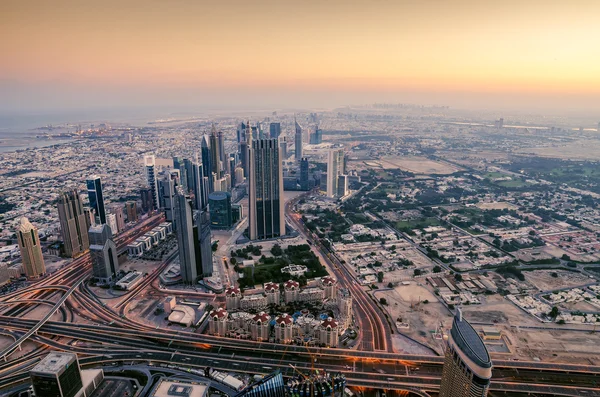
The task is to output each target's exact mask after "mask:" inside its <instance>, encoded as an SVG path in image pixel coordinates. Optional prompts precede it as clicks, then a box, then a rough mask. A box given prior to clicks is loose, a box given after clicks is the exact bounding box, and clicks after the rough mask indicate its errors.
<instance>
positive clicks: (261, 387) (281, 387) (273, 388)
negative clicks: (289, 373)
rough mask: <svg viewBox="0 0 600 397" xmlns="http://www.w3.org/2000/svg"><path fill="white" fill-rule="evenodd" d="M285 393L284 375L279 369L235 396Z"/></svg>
mask: <svg viewBox="0 0 600 397" xmlns="http://www.w3.org/2000/svg"><path fill="white" fill-rule="evenodd" d="M285 395H286V392H285V383H284V381H283V376H281V372H279V371H277V372H274V373H272V374H271V375H267V376H265V377H264V378H262V379H261V380H259V381H258V382H255V383H253V384H252V385H250V386H248V387H246V388H245V389H244V390H242V391H241V392H239V393H238V394H236V395H235V397H281V396H285Z"/></svg>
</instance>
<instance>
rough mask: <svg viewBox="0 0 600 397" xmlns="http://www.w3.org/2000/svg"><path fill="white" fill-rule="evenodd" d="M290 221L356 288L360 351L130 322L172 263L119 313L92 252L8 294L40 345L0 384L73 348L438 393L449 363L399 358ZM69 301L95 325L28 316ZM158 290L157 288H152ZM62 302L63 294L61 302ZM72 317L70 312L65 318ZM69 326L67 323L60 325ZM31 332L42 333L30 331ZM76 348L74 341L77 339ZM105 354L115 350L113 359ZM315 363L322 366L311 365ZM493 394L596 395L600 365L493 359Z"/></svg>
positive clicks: (6, 329) (87, 354) (11, 323)
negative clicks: (92, 283)
mask: <svg viewBox="0 0 600 397" xmlns="http://www.w3.org/2000/svg"><path fill="white" fill-rule="evenodd" d="M290 205H291V203H288V207H286V208H287V210H288V219H289V220H290V221H291V222H292V224H293V225H294V226H295V227H296V228H297V229H298V230H299V231H300V232H302V233H305V235H306V237H307V238H308V239H309V240H311V241H313V244H314V245H315V246H316V247H317V248H318V249H319V250H320V252H321V254H322V256H323V257H324V259H325V260H326V261H327V265H328V266H329V267H330V268H331V269H332V271H333V272H334V273H335V276H336V277H337V278H338V281H339V282H340V285H341V286H343V287H346V288H348V289H350V291H351V292H352V294H353V297H354V299H355V303H356V304H355V313H356V318H357V320H358V321H359V324H360V334H361V341H360V345H359V346H358V347H359V349H357V350H348V349H324V348H315V347H304V346H287V345H279V344H274V343H265V342H254V341H242V340H235V339H228V338H220V337H217V336H211V335H204V334H200V333H195V332H187V331H178V330H173V329H159V328H156V327H151V326H149V325H147V324H144V323H141V322H139V321H136V320H135V319H130V318H127V317H126V314H127V311H126V308H127V306H128V304H129V302H131V301H132V300H133V299H134V298H135V297H136V296H137V295H138V294H140V293H145V292H144V291H145V290H146V289H147V288H152V282H153V281H154V280H155V279H156V277H157V276H158V274H160V271H161V269H163V268H164V267H165V266H166V265H167V263H168V262H169V261H170V260H171V259H172V258H171V257H170V258H167V260H166V261H164V262H162V263H160V264H159V265H158V266H157V269H156V270H155V271H153V272H151V273H150V274H148V275H147V276H146V277H145V279H144V280H143V281H142V282H141V283H140V284H138V285H137V286H136V287H134V288H133V289H132V291H129V292H128V293H127V294H125V295H123V296H122V297H120V298H118V299H119V300H118V301H117V303H116V305H115V308H111V307H108V306H107V305H105V304H104V303H103V302H102V300H100V299H98V298H97V297H96V296H95V295H93V294H91V293H90V291H89V289H88V288H87V286H86V285H85V283H81V284H79V285H77V283H78V282H79V280H81V279H82V277H86V276H89V272H90V269H91V266H90V262H89V256H82V257H81V258H78V259H76V260H74V261H73V263H72V265H71V266H69V267H66V268H63V269H60V270H59V271H57V272H56V273H54V274H52V275H51V276H49V277H47V278H45V279H43V280H41V281H40V282H38V283H37V284H36V285H34V286H32V287H30V288H27V289H24V290H21V291H18V292H17V293H12V294H8V295H6V296H4V297H2V299H1V300H2V301H3V303H5V304H9V303H10V302H12V303H10V304H11V305H13V306H12V307H11V308H10V309H9V310H7V311H5V312H4V313H3V315H1V316H0V330H2V332H1V333H2V334H3V335H9V336H10V337H12V338H14V339H15V340H22V338H23V337H24V336H28V337H29V340H31V341H33V342H34V343H36V344H38V345H39V347H38V348H37V349H34V350H33V351H31V352H29V353H28V354H26V355H24V356H22V357H20V358H18V359H13V360H11V361H9V362H7V363H0V387H7V386H9V385H13V384H15V383H18V382H22V381H24V380H26V379H27V370H28V369H29V368H31V366H33V365H35V363H36V362H37V361H39V359H40V358H41V357H42V356H43V354H44V350H45V349H60V350H67V351H73V352H76V353H78V354H79V355H80V362H81V363H82V364H83V365H89V366H93V365H101V364H106V363H109V364H110V363H113V362H117V363H118V362H126V363H142V364H143V363H152V364H156V365H159V364H160V363H177V364H178V365H179V366H184V367H196V368H197V367H200V368H201V367H206V366H210V367H214V368H217V369H222V370H226V371H239V372H250V373H269V372H272V371H273V370H275V369H280V370H281V371H282V372H283V373H284V374H289V375H291V372H290V371H291V368H290V367H289V364H293V365H294V366H295V367H297V368H299V369H300V370H306V371H308V370H310V369H311V368H312V367H313V366H314V367H316V368H319V369H326V370H328V371H341V372H344V373H345V374H346V377H347V379H348V384H350V385H356V386H365V387H371V386H372V387H381V385H382V384H386V385H388V388H390V389H407V388H413V389H415V388H416V389H419V390H426V391H427V390H429V391H435V390H437V389H438V388H439V382H440V376H441V369H442V363H443V358H442V357H438V356H427V355H419V356H417V355H401V354H396V353H394V352H393V348H392V343H391V333H392V330H391V329H390V326H389V324H388V323H387V320H386V318H385V316H384V315H383V314H382V312H381V311H380V310H379V308H378V307H377V305H376V304H375V302H374V301H373V300H372V299H371V297H370V296H369V295H368V294H367V293H366V292H365V291H364V290H363V289H362V288H361V287H360V286H359V285H357V284H356V283H354V277H353V275H352V274H350V272H349V271H348V270H347V269H346V268H345V267H344V266H342V265H341V264H340V263H339V262H338V261H337V259H336V258H335V256H333V255H331V253H330V252H328V251H327V250H326V249H325V247H323V246H322V245H320V243H319V240H318V239H317V238H316V237H315V236H313V235H311V234H310V232H309V231H308V230H306V229H305V228H304V225H302V223H301V221H300V220H299V217H297V216H296V215H295V214H293V213H291V210H290V209H291V207H290ZM160 221H161V219H160V218H159V217H155V218H151V219H149V220H146V221H145V222H144V223H143V224H142V225H140V226H139V227H137V228H136V229H134V231H132V232H130V233H129V234H128V235H127V236H125V237H122V238H121V239H120V240H119V248H120V249H123V248H124V247H125V246H126V245H127V244H128V243H129V242H130V241H132V240H133V239H135V238H136V237H137V236H138V235H139V234H142V233H144V232H145V231H146V230H148V229H149V228H151V227H153V225H155V224H157V223H159V222H160ZM67 292H70V296H68V297H67V296H64V295H62V297H63V298H64V300H65V302H66V305H67V308H68V310H67V312H68V313H70V318H71V319H73V318H74V316H75V315H78V316H82V317H85V318H88V319H89V320H90V322H91V323H89V324H83V323H77V322H64V321H63V322H59V321H52V320H51V319H49V321H46V322H44V323H39V321H37V320H31V319H26V318H23V317H22V316H23V315H25V314H27V311H28V310H30V308H31V307H34V306H36V305H38V304H41V303H42V302H45V304H47V303H48V302H47V301H52V298H54V299H56V298H55V294H65V293H67ZM152 293H153V294H160V291H157V290H153V291H152ZM61 299H62V298H61ZM66 317H68V316H66ZM63 320H64V319H63ZM32 327H37V328H39V329H37V332H36V333H31V334H28V331H30V330H31V329H32ZM74 342H76V343H74ZM107 352H110V353H108V354H107ZM315 359H316V362H315ZM494 364H495V367H494V378H493V382H492V389H493V390H498V391H526V392H531V393H543V394H552V395H564V396H577V395H587V396H594V397H596V396H598V397H600V388H599V387H598V380H597V379H598V378H600V367H595V366H588V365H573V364H553V363H540V362H511V361H498V360H496V361H495V362H494Z"/></svg>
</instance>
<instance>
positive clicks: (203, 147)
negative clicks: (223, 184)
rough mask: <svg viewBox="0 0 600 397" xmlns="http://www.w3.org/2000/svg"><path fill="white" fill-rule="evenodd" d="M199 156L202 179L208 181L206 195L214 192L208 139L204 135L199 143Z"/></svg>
mask: <svg viewBox="0 0 600 397" xmlns="http://www.w3.org/2000/svg"><path fill="white" fill-rule="evenodd" d="M200 156H201V158H202V172H203V174H204V177H205V178H206V180H207V181H208V186H207V187H208V193H212V192H213V191H214V190H215V188H214V185H213V176H212V174H213V172H212V169H213V166H212V162H211V161H212V160H211V152H210V146H209V143H208V137H207V136H206V135H204V136H203V137H202V140H201V141H200Z"/></svg>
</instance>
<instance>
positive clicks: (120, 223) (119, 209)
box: [108, 203, 125, 235]
mask: <svg viewBox="0 0 600 397" xmlns="http://www.w3.org/2000/svg"><path fill="white" fill-rule="evenodd" d="M108 212H109V213H111V214H113V215H114V216H115V219H116V221H117V229H116V230H113V231H112V232H113V234H115V235H116V234H119V233H121V232H122V231H123V230H124V229H125V216H124V214H123V204H121V203H114V204H111V205H110V206H109V207H108Z"/></svg>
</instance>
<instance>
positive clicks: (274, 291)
mask: <svg viewBox="0 0 600 397" xmlns="http://www.w3.org/2000/svg"><path fill="white" fill-rule="evenodd" d="M264 291H265V294H266V295H267V303H268V304H269V305H278V304H279V302H280V300H281V293H280V291H279V284H277V283H266V284H265V285H264Z"/></svg>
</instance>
